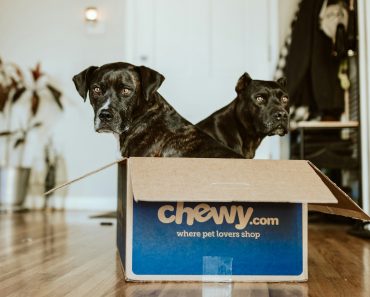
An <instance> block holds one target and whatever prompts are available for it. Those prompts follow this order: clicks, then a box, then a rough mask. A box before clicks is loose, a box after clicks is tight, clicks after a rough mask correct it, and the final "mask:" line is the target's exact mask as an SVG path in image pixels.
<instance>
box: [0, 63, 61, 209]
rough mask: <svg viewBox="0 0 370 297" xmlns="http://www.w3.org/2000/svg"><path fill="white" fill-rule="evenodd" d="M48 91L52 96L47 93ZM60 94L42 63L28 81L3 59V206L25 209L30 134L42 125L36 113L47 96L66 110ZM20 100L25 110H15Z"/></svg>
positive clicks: (0, 103)
mask: <svg viewBox="0 0 370 297" xmlns="http://www.w3.org/2000/svg"><path fill="white" fill-rule="evenodd" d="M41 78H43V81H42V83H40V80H41ZM45 91H47V92H48V93H49V94H48V95H49V96H45ZM50 95H51V96H50ZM61 95H62V93H61V92H60V91H59V90H58V89H57V88H56V87H54V86H53V85H52V84H51V83H50V82H49V78H48V77H47V76H46V75H45V74H44V73H42V72H41V68H40V64H37V65H36V67H35V68H34V69H31V82H30V83H27V81H26V79H25V77H24V75H23V73H22V71H21V70H20V68H19V67H18V66H17V65H15V64H10V63H7V64H6V63H3V62H2V61H1V60H0V116H1V120H2V123H3V124H2V125H1V128H0V139H1V140H2V143H1V149H3V150H4V153H2V154H1V155H2V160H1V161H0V209H2V210H21V209H23V205H24V201H25V198H26V196H27V191H28V186H29V179H30V173H31V167H30V166H25V165H24V156H25V147H26V145H27V140H28V136H29V134H30V133H31V132H32V131H34V130H37V129H39V128H40V127H42V125H43V123H42V122H41V121H40V119H38V118H37V113H38V111H39V109H40V104H43V102H44V101H46V100H47V98H46V97H51V98H53V100H52V101H53V102H54V103H55V104H56V105H57V106H58V108H59V109H60V110H63V105H62V102H61V100H60V99H61ZM21 101H22V104H23V105H25V106H26V109H24V110H23V111H22V110H21V112H19V110H18V113H16V112H14V109H15V107H16V106H17V104H20V102H21ZM17 116H18V117H21V118H22V121H20V120H19V121H18V123H17V120H16V119H15V118H16V117H17ZM19 122H21V124H19ZM3 127H4V129H3ZM40 149H41V148H40ZM14 154H18V160H17V161H14V160H13V161H11V156H12V155H14ZM13 159H14V158H13Z"/></svg>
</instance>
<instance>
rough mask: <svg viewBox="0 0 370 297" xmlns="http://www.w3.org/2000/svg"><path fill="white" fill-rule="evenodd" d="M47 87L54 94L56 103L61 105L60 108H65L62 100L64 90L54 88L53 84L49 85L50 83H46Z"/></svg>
mask: <svg viewBox="0 0 370 297" xmlns="http://www.w3.org/2000/svg"><path fill="white" fill-rule="evenodd" d="M46 87H47V88H48V89H49V91H50V92H51V94H52V95H53V98H54V100H55V102H56V104H57V105H58V106H59V108H60V109H61V110H63V104H62V102H61V101H60V97H61V96H62V92H61V91H59V90H58V89H56V88H54V87H53V86H52V85H49V84H48V85H46Z"/></svg>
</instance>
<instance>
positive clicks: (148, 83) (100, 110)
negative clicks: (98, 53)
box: [73, 62, 164, 134]
mask: <svg viewBox="0 0 370 297" xmlns="http://www.w3.org/2000/svg"><path fill="white" fill-rule="evenodd" d="M163 80H164V77H163V75H161V74H160V73H158V72H156V71H155V70H152V69H150V68H147V67H145V66H135V65H131V64H128V63H122V62H118V63H112V64H105V65H103V66H101V67H96V66H90V67H88V68H87V69H85V70H83V71H82V72H80V73H79V74H77V75H75V76H74V77H73V82H74V84H75V86H76V89H77V91H78V93H79V94H80V95H81V97H82V98H83V99H84V100H85V101H86V97H87V95H89V99H90V103H91V105H92V107H93V109H94V114H95V116H94V127H95V130H96V131H97V132H112V133H117V134H122V133H123V132H125V131H127V130H128V129H129V128H130V125H131V124H132V121H133V119H134V117H135V116H136V115H140V112H141V111H142V109H141V108H142V107H143V106H145V105H146V104H147V103H148V102H149V101H150V100H151V97H152V95H153V94H154V93H155V92H156V91H157V89H158V88H159V87H160V86H161V84H162V82H163Z"/></svg>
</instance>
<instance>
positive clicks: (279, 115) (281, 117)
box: [274, 111, 288, 121]
mask: <svg viewBox="0 0 370 297" xmlns="http://www.w3.org/2000/svg"><path fill="white" fill-rule="evenodd" d="M274 118H275V120H277V121H286V120H287V119H288V113H287V112H286V111H278V112H276V113H275V114H274Z"/></svg>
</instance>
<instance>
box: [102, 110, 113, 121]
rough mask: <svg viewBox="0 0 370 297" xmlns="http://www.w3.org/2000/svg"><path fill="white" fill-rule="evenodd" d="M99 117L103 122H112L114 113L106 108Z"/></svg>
mask: <svg viewBox="0 0 370 297" xmlns="http://www.w3.org/2000/svg"><path fill="white" fill-rule="evenodd" d="M99 119H100V120H101V121H102V122H110V121H111V120H112V119H113V114H112V113H111V112H110V111H109V110H108V109H104V110H102V111H101V112H100V113H99Z"/></svg>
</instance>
